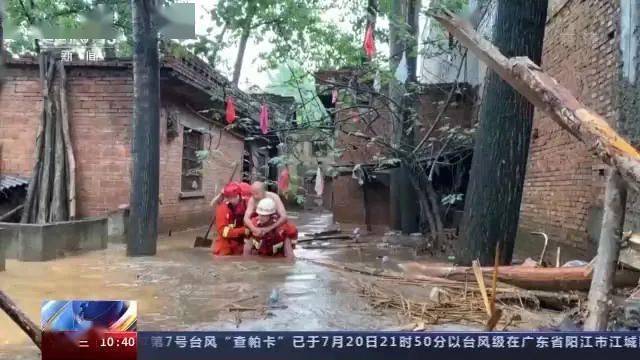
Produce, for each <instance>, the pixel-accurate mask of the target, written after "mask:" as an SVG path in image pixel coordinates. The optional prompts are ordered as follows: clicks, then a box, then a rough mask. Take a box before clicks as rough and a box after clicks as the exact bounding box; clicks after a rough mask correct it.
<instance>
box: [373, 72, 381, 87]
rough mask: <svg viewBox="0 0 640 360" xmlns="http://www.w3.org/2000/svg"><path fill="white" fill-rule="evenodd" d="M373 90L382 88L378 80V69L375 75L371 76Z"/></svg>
mask: <svg viewBox="0 0 640 360" xmlns="http://www.w3.org/2000/svg"><path fill="white" fill-rule="evenodd" d="M373 90H375V91H376V92H380V90H382V84H381V81H380V70H376V75H375V76H374V78H373Z"/></svg>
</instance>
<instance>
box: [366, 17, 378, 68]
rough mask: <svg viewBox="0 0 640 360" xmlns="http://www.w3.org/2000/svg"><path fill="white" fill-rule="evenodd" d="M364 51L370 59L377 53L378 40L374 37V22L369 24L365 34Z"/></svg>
mask: <svg viewBox="0 0 640 360" xmlns="http://www.w3.org/2000/svg"><path fill="white" fill-rule="evenodd" d="M364 52H365V54H367V57H368V58H369V59H371V58H373V55H375V53H376V42H375V39H374V37H373V24H369V26H367V31H366V32H365V34H364Z"/></svg>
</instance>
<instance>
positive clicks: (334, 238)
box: [298, 235, 353, 243]
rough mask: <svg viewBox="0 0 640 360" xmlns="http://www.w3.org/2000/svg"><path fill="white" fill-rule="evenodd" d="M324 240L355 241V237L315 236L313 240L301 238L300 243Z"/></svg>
mask: <svg viewBox="0 0 640 360" xmlns="http://www.w3.org/2000/svg"><path fill="white" fill-rule="evenodd" d="M323 240H353V236H349V235H326V236H314V237H311V238H300V239H298V243H305V242H312V241H323Z"/></svg>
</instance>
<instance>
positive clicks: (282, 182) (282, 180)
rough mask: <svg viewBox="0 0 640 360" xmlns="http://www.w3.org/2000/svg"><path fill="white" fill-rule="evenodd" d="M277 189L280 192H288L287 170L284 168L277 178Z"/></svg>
mask: <svg viewBox="0 0 640 360" xmlns="http://www.w3.org/2000/svg"><path fill="white" fill-rule="evenodd" d="M278 189H280V192H286V191H287V190H289V169H288V168H286V167H285V168H284V169H282V171H281V172H280V176H278Z"/></svg>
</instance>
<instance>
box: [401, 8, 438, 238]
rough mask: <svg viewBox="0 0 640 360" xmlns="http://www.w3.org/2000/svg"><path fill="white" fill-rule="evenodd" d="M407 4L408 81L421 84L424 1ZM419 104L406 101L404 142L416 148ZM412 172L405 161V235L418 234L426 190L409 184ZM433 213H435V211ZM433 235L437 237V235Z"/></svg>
mask: <svg viewBox="0 0 640 360" xmlns="http://www.w3.org/2000/svg"><path fill="white" fill-rule="evenodd" d="M407 2H408V4H407V25H408V26H409V35H410V36H411V38H410V39H409V40H408V41H407V44H406V54H407V72H408V74H409V78H408V82H409V83H411V84H417V82H418V76H417V73H418V58H417V54H418V53H417V45H418V34H419V27H420V23H419V19H418V16H419V14H420V4H421V1H420V0H407ZM405 91H406V90H405ZM403 97H404V96H403ZM418 104H419V102H418V101H417V99H416V98H415V96H413V95H412V96H411V97H410V98H409V99H407V100H405V101H404V106H405V108H404V113H403V115H402V134H401V137H400V141H401V142H402V144H404V145H405V146H407V147H413V146H414V145H415V131H414V129H415V126H414V121H415V119H414V117H413V116H412V114H416V113H417V110H418V109H417V107H418ZM410 171H411V169H409V168H407V164H405V163H404V162H403V163H402V165H401V168H400V172H399V174H400V178H399V179H398V186H399V188H400V190H399V191H398V192H399V195H400V199H399V201H400V205H399V207H400V228H401V230H402V232H403V233H405V234H411V233H415V232H417V231H418V230H419V226H418V223H419V220H418V219H419V216H418V203H417V202H416V199H417V198H418V196H417V191H425V189H418V190H415V189H414V188H413V186H411V182H410V181H409V176H410V175H409V172H410ZM432 210H434V211H435V209H432ZM434 216H435V214H434ZM432 235H434V236H437V234H432Z"/></svg>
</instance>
